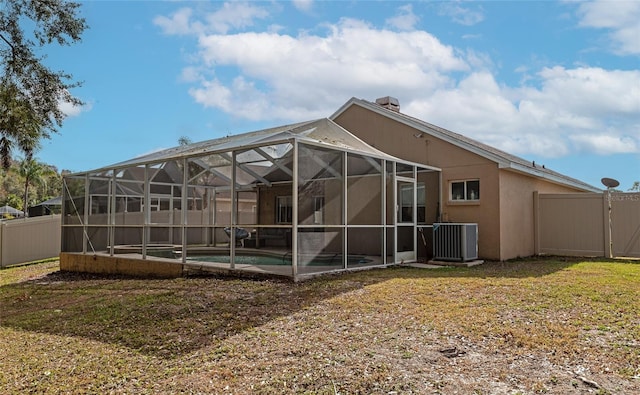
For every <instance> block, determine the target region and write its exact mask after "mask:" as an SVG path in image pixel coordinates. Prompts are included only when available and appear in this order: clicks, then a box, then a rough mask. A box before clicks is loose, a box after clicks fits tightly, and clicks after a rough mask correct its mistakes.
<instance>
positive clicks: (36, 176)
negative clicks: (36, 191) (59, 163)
mask: <svg viewBox="0 0 640 395" xmlns="http://www.w3.org/2000/svg"><path fill="white" fill-rule="evenodd" d="M53 173H54V171H53V170H52V169H51V168H50V167H49V166H47V165H46V164H43V163H40V162H38V161H36V160H35V159H33V158H32V157H31V156H27V157H26V158H24V159H23V160H22V161H21V162H20V166H19V167H18V174H20V176H21V177H23V178H24V203H23V205H22V210H23V211H24V213H25V216H26V215H27V212H28V209H29V185H31V184H37V185H44V184H46V177H47V176H50V175H52V174H53Z"/></svg>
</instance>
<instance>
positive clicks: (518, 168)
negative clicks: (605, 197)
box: [500, 163, 602, 193]
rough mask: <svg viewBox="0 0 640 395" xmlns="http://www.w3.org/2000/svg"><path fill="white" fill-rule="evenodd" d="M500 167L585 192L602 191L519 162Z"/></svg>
mask: <svg viewBox="0 0 640 395" xmlns="http://www.w3.org/2000/svg"><path fill="white" fill-rule="evenodd" d="M500 169H504V170H508V171H513V172H516V173H521V174H527V175H530V176H534V177H538V178H542V179H544V180H547V181H549V182H552V183H554V184H558V185H562V186H570V187H573V188H576V189H580V190H582V191H585V192H595V193H601V192H602V190H600V189H598V188H596V187H594V186H591V185H589V184H586V183H582V182H575V181H572V180H569V179H566V178H563V177H558V176H557V175H555V174H551V173H549V172H546V171H543V170H538V169H532V168H530V167H527V166H523V165H520V164H517V163H510V164H509V165H508V166H500Z"/></svg>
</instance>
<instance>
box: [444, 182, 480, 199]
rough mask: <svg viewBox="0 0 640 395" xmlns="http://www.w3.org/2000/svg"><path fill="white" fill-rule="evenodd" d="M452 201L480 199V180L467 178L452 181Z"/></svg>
mask: <svg viewBox="0 0 640 395" xmlns="http://www.w3.org/2000/svg"><path fill="white" fill-rule="evenodd" d="M450 198H451V200H452V201H478V200H480V180H465V181H452V182H451V195H450Z"/></svg>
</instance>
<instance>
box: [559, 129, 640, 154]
mask: <svg viewBox="0 0 640 395" xmlns="http://www.w3.org/2000/svg"><path fill="white" fill-rule="evenodd" d="M570 139H571V141H573V142H574V143H575V144H576V146H577V147H578V148H579V149H581V150H583V151H589V152H595V153H597V154H600V155H608V154H627V153H637V152H640V139H638V138H635V139H634V138H633V137H630V136H616V135H602V134H596V135H593V134H585V135H575V136H571V137H570Z"/></svg>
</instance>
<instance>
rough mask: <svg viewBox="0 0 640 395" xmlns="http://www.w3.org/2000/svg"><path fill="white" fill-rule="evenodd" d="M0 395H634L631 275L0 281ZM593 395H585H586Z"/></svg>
mask: <svg viewBox="0 0 640 395" xmlns="http://www.w3.org/2000/svg"><path fill="white" fill-rule="evenodd" d="M0 284H1V286H0V308H1V309H0V338H2V339H3V353H2V354H1V355H0V388H6V389H8V392H9V393H23V392H29V391H30V392H38V393H59V392H95V393H104V392H115V393H131V392H137V393H145V392H148V393H152V392H153V393H157V392H160V393H175V392H188V393H234V394H246V393H257V394H260V393H264V394H271V393H309V394H316V393H319V394H322V393H326V394H335V393H340V394H353V393H393V392H395V393H454V392H455V391H457V392H458V393H465V394H466V393H487V394H492V393H514V394H515V393H522V394H529V393H558V394H565V393H569V394H571V393H575V394H581V393H600V394H604V393H615V394H619V393H620V394H625V393H628V394H633V393H638V392H640V318H639V317H640V304H638V303H637V300H638V299H639V297H640V265H638V264H631V263H628V262H597V261H577V260H560V259H556V260H551V259H549V260H522V261H514V262H507V263H489V264H486V265H483V266H479V267H474V268H468V269H467V268H456V269H437V270H424V269H414V268H406V267H402V268H392V269H383V270H372V271H367V272H360V273H353V274H347V275H340V276H329V277H325V278H319V279H315V280H313V281H309V282H305V283H301V284H292V283H288V282H279V281H252V280H240V279H224V278H216V277H194V278H182V279H172V280H143V279H134V278H126V277H104V276H90V275H81V274H70V273H60V272H57V271H55V266H54V265H52V264H50V263H49V264H39V265H35V266H26V267H21V268H14V269H9V270H3V271H0ZM589 391H590V392H589Z"/></svg>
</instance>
